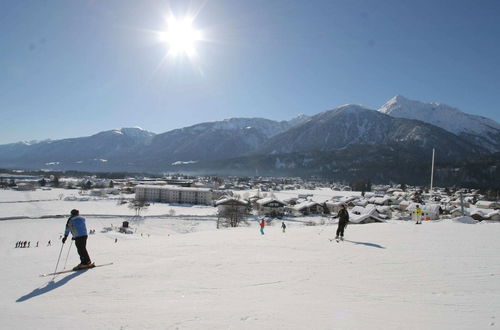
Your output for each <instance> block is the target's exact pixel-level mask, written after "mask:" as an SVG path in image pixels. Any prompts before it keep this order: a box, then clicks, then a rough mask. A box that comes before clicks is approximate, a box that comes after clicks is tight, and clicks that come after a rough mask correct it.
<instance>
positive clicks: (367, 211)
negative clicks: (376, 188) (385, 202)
mask: <svg viewBox="0 0 500 330" xmlns="http://www.w3.org/2000/svg"><path fill="white" fill-rule="evenodd" d="M349 222H351V223H356V224H364V223H373V222H384V219H383V218H382V217H380V215H379V213H378V212H377V209H376V208H375V206H374V205H373V204H368V205H367V206H366V207H362V206H355V207H353V208H352V209H351V211H350V212H349Z"/></svg>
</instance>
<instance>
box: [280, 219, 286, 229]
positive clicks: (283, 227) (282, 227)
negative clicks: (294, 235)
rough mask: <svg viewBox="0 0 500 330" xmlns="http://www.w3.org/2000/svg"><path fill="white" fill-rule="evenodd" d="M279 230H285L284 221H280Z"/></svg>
mask: <svg viewBox="0 0 500 330" xmlns="http://www.w3.org/2000/svg"><path fill="white" fill-rule="evenodd" d="M281 230H283V232H285V230H286V224H285V221H282V222H281Z"/></svg>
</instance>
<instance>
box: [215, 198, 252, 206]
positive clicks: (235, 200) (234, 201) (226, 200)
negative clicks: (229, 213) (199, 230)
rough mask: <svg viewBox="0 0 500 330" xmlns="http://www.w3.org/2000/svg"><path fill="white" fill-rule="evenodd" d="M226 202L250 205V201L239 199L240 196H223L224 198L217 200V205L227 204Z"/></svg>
mask: <svg viewBox="0 0 500 330" xmlns="http://www.w3.org/2000/svg"><path fill="white" fill-rule="evenodd" d="M225 204H240V205H248V202H247V201H245V200H242V199H238V198H232V197H228V198H222V199H219V200H217V201H216V202H215V206H218V205H225Z"/></svg>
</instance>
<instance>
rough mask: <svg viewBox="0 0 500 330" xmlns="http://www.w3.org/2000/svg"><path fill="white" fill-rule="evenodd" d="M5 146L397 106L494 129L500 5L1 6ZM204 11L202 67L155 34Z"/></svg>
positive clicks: (281, 0)
mask: <svg viewBox="0 0 500 330" xmlns="http://www.w3.org/2000/svg"><path fill="white" fill-rule="evenodd" d="M0 10H1V12H2V19H1V20H0V29H1V31H2V33H1V34H0V75H1V79H0V118H1V122H2V129H1V130H0V143H1V144H3V143H10V142H17V141H21V140H32V139H47V138H51V139H60V138H68V137H77V136H87V135H91V134H94V133H97V132H99V131H103V130H109V129H113V128H120V127H130V126H140V127H142V128H144V129H147V130H150V131H153V132H156V133H162V132H166V131H168V130H171V129H175V128H180V127H184V126H190V125H193V124H196V123H200V122H205V121H213V120H221V119H225V118H230V117H264V118H269V119H275V120H285V119H291V118H292V117H295V116H297V115H298V114H301V113H304V114H308V115H313V114H316V113H318V112H321V111H325V110H328V109H332V108H335V107H337V106H339V105H342V104H346V103H357V104H363V105H366V106H368V107H370V108H373V109H377V108H379V107H380V106H381V105H382V104H384V103H385V102H386V101H387V100H388V99H390V98H391V97H393V96H394V95H396V94H401V95H404V96H406V97H408V98H410V99H414V100H419V101H424V102H431V101H436V102H442V103H446V104H449V105H451V106H454V107H457V108H459V109H461V110H462V111H464V112H467V113H472V114H477V115H482V116H486V117H489V118H492V119H494V120H496V121H500V61H499V59H500V20H499V19H498V17H500V1H495V0H492V1H487V0H482V1H473V0H471V1H458V0H457V1H452V0H450V1H445V0H434V1H427V0H422V1H405V0H398V1H396V0H394V1H392V0H391V1H384V0H380V1H371V0H367V1H364V0H344V1H338V0H326V1H322V0H314V1H306V0H303V1H291V0H290V1H285V0H206V1H191V2H189V1H147V0H144V1H125V0H108V1H97V0H92V1H89V0H87V1H85V0H78V1H77V0H75V1H66V0H61V1H56V0H47V1H42V0H34V1H30V0H23V1H2V2H1V3H0ZM169 11H170V12H172V13H174V14H175V15H177V16H179V17H180V16H184V15H186V14H188V13H197V15H196V19H195V21H194V26H195V27H196V28H197V29H199V30H201V31H202V33H203V36H204V38H205V39H207V40H205V41H201V42H198V43H197V44H196V50H197V57H196V59H189V58H187V57H178V58H169V57H166V54H167V51H168V47H167V45H166V44H164V43H160V42H158V38H157V35H156V34H155V33H153V32H154V31H161V30H164V29H165V28H166V22H165V17H166V16H167V14H168V13H169Z"/></svg>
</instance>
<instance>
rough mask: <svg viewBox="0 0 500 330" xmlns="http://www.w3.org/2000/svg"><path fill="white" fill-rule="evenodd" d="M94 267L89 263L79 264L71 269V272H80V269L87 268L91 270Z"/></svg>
mask: <svg viewBox="0 0 500 330" xmlns="http://www.w3.org/2000/svg"><path fill="white" fill-rule="evenodd" d="M92 267H95V265H94V264H93V263H91V262H89V263H86V264H79V265H76V266H75V267H73V270H80V269H87V268H92Z"/></svg>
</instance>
